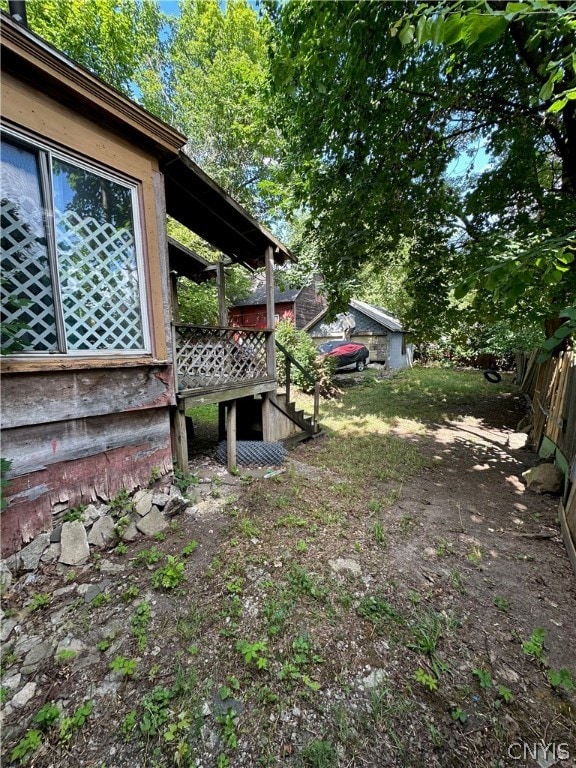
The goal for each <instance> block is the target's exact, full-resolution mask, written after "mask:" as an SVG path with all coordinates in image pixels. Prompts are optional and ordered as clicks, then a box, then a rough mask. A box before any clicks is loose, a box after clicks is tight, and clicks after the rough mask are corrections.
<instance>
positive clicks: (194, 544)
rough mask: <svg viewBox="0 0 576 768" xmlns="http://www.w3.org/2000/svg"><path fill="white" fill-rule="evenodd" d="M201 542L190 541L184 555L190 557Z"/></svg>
mask: <svg viewBox="0 0 576 768" xmlns="http://www.w3.org/2000/svg"><path fill="white" fill-rule="evenodd" d="M198 546H199V544H198V542H197V541H190V542H188V544H186V546H185V547H184V549H183V550H182V557H190V555H191V554H192V552H194V551H195V550H196V549H197V548H198Z"/></svg>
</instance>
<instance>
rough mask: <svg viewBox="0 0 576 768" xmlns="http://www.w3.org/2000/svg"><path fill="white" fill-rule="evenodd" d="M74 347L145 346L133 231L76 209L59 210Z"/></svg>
mask: <svg viewBox="0 0 576 768" xmlns="http://www.w3.org/2000/svg"><path fill="white" fill-rule="evenodd" d="M55 223H56V236H57V241H58V259H59V271H60V279H61V292H62V305H63V308H64V316H65V324H66V337H67V342H68V346H69V348H70V349H77V350H85V349H127V350H128V349H142V348H143V346H144V338H143V330H142V317H141V313H140V291H139V287H138V272H137V265H136V249H135V243H134V235H133V234H132V232H131V231H130V230H129V229H127V228H126V227H117V226H115V225H114V224H111V223H109V222H104V223H100V222H99V221H97V220H96V219H95V218H93V217H91V216H85V217H81V216H79V215H78V213H76V212H75V211H73V210H67V211H64V212H59V211H55Z"/></svg>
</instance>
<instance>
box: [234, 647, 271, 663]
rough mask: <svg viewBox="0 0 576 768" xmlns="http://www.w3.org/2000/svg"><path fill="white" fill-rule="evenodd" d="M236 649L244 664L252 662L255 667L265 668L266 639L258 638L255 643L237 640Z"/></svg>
mask: <svg viewBox="0 0 576 768" xmlns="http://www.w3.org/2000/svg"><path fill="white" fill-rule="evenodd" d="M236 650H237V651H240V653H241V654H242V657H243V659H244V662H245V664H247V665H251V664H253V665H254V666H255V667H256V669H267V668H268V658H267V656H266V652H267V650H268V643H267V641H266V640H258V641H257V642H255V643H249V642H247V641H246V640H238V642H237V643H236Z"/></svg>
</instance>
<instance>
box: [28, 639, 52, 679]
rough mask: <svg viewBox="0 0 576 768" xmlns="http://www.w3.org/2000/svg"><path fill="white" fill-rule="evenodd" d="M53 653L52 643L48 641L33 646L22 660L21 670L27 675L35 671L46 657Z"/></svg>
mask: <svg viewBox="0 0 576 768" xmlns="http://www.w3.org/2000/svg"><path fill="white" fill-rule="evenodd" d="M51 655H52V643H50V642H48V641H46V642H44V643H38V645H35V646H34V647H33V648H30V650H29V651H28V653H27V654H26V657H25V658H24V661H23V662H22V667H21V670H22V672H23V674H25V675H27V674H30V672H33V671H34V670H35V669H36V668H37V667H38V665H39V664H41V663H42V662H43V661H44V659H47V658H48V657H49V656H51Z"/></svg>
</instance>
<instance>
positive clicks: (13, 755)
mask: <svg viewBox="0 0 576 768" xmlns="http://www.w3.org/2000/svg"><path fill="white" fill-rule="evenodd" d="M41 746H42V731H39V730H37V729H35V728H34V729H32V730H30V731H28V732H27V733H26V735H25V736H23V737H22V738H21V739H20V741H19V742H18V744H16V746H15V747H14V749H13V750H12V752H10V762H11V763H14V762H17V763H18V764H19V765H24V763H26V762H27V761H28V758H29V757H30V756H31V755H32V754H33V753H34V752H37V751H38V750H39V749H40V747H41Z"/></svg>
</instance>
